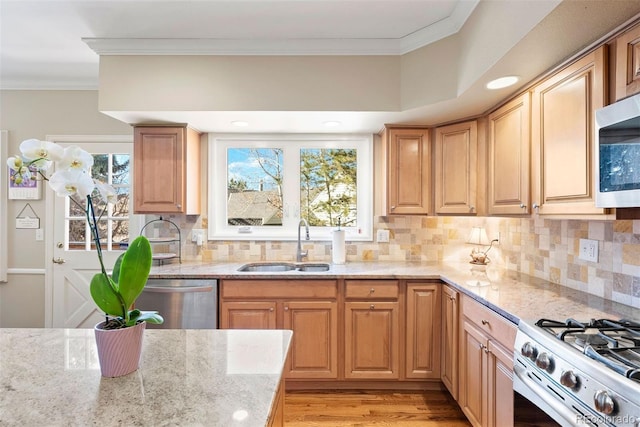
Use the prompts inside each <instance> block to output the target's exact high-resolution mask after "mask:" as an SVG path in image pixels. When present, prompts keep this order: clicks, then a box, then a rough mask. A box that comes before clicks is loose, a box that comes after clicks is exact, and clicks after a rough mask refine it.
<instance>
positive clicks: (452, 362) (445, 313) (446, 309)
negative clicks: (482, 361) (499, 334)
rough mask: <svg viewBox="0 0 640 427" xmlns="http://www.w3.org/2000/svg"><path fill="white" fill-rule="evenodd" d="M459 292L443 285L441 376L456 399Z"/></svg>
mask: <svg viewBox="0 0 640 427" xmlns="http://www.w3.org/2000/svg"><path fill="white" fill-rule="evenodd" d="M459 298H460V296H459V294H458V291H456V290H455V289H453V288H452V287H450V286H446V285H442V356H441V361H442V363H441V365H440V366H441V370H440V372H441V377H440V379H441V380H442V382H443V384H444V385H445V387H447V389H448V390H449V393H451V396H453V398H454V399H456V400H458V364H459V363H458V339H459V338H458V337H459V336H460V332H459V318H458V313H459V308H460V307H459V305H460V303H459Z"/></svg>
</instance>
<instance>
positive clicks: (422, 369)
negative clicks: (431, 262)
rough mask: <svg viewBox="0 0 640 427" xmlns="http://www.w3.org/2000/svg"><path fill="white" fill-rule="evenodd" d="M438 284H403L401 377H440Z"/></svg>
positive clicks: (439, 305) (439, 287) (439, 286)
mask: <svg viewBox="0 0 640 427" xmlns="http://www.w3.org/2000/svg"><path fill="white" fill-rule="evenodd" d="M442 287H443V285H441V284H440V283H439V282H436V283H428V282H427V283H425V282H409V283H407V287H406V289H407V294H406V295H407V297H406V298H407V302H406V328H405V329H406V333H405V336H406V345H405V373H404V375H405V378H411V379H439V378H440V345H439V344H440V333H441V329H442V327H441V323H440V309H441V303H440V289H441V288H442Z"/></svg>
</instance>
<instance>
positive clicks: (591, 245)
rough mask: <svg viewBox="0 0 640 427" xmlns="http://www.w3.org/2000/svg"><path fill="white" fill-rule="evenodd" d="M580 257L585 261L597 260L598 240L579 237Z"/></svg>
mask: <svg viewBox="0 0 640 427" xmlns="http://www.w3.org/2000/svg"><path fill="white" fill-rule="evenodd" d="M579 257H580V259H583V260H585V261H592V262H598V241H597V240H591V239H580V254H579Z"/></svg>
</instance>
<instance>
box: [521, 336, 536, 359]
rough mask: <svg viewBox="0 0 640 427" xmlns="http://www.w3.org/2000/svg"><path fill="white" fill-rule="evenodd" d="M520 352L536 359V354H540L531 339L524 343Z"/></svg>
mask: <svg viewBox="0 0 640 427" xmlns="http://www.w3.org/2000/svg"><path fill="white" fill-rule="evenodd" d="M520 352H521V353H522V355H523V356H524V357H528V358H529V359H531V360H534V361H535V360H536V356H538V350H537V349H536V348H535V347H534V346H533V344H531V343H530V342H529V341H527V342H526V343H524V345H523V346H522V349H521V350H520Z"/></svg>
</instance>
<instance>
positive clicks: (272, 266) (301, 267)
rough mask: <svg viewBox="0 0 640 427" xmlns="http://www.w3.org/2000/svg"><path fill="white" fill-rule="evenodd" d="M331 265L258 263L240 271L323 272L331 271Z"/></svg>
mask: <svg viewBox="0 0 640 427" xmlns="http://www.w3.org/2000/svg"><path fill="white" fill-rule="evenodd" d="M329 268H330V265H329V264H327V263H324V262H319V263H307V262H305V263H294V262H256V263H251V264H245V265H243V266H242V267H240V268H239V269H238V271H245V272H283V271H302V272H322V271H329Z"/></svg>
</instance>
